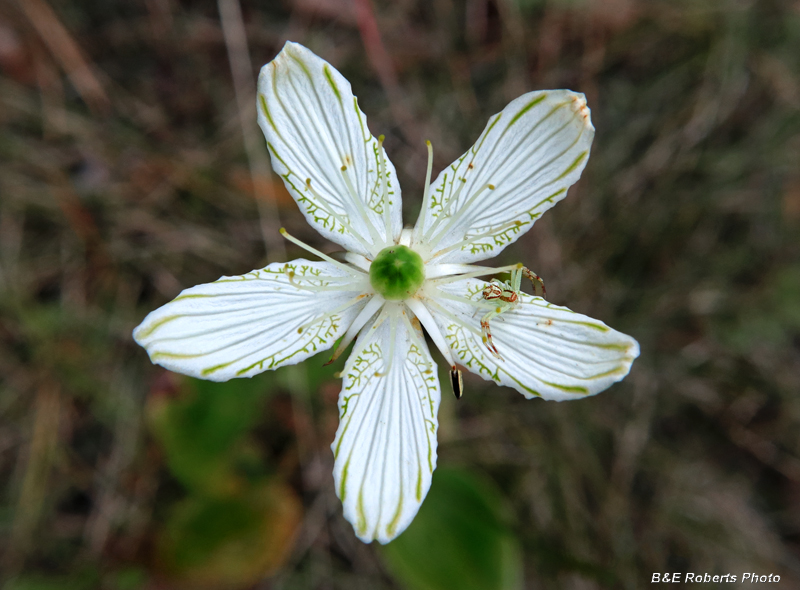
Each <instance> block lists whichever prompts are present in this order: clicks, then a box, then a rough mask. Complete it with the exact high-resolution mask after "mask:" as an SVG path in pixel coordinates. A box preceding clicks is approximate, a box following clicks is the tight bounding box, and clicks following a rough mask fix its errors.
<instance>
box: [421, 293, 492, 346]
mask: <svg viewBox="0 0 800 590" xmlns="http://www.w3.org/2000/svg"><path fill="white" fill-rule="evenodd" d="M428 305H430V306H432V307H435V308H436V311H437V312H438V313H440V314H442V315H443V316H445V317H446V318H447V319H449V320H450V321H451V322H454V323H456V324H458V325H459V326H461V327H462V328H466V329H467V330H469V331H470V332H472V333H473V334H474V335H475V336H478V337H479V338H480V337H481V331H480V330H478V329H477V328H476V327H475V326H472V325H470V324H468V323H467V322H465V321H464V320H462V319H461V318H459V317H457V316H455V315H454V314H452V313H450V311H448V310H447V309H445V308H444V306H442V305H440V304H439V303H437V302H436V301H435V300H434V299H429V300H428Z"/></svg>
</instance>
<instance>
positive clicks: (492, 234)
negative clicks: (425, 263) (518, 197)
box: [428, 219, 526, 260]
mask: <svg viewBox="0 0 800 590" xmlns="http://www.w3.org/2000/svg"><path fill="white" fill-rule="evenodd" d="M525 223H526V222H524V221H519V220H518V219H515V220H514V221H509V222H507V223H504V224H502V225H498V226H497V227H495V228H492V229H490V230H489V231H487V232H484V233H482V234H478V235H476V236H472V237H469V238H467V239H465V240H461V241H460V242H456V243H455V244H453V245H451V246H448V247H447V248H442V249H441V250H438V251H437V252H434V253H433V254H432V255H431V257H430V258H429V259H428V260H433V259H434V258H438V257H439V256H444V255H445V254H447V253H448V252H452V251H453V250H461V249H463V248H464V247H465V246H469V245H470V244H474V243H475V242H479V241H480V240H485V239H486V238H493V237H495V236H497V235H498V234H499V233H501V232H504V231H506V230H509V229H511V228H512V227H520V226H523V225H525Z"/></svg>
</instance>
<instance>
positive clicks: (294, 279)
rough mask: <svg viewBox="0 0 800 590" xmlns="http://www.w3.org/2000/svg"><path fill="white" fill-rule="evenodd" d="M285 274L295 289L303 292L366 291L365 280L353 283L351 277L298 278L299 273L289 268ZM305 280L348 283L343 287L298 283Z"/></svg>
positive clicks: (285, 269) (285, 270) (340, 285)
mask: <svg viewBox="0 0 800 590" xmlns="http://www.w3.org/2000/svg"><path fill="white" fill-rule="evenodd" d="M283 272H284V274H285V275H286V277H287V278H288V279H289V283H290V284H291V285H292V286H293V287H294V288H295V289H301V290H303V291H311V292H312V293H321V292H322V293H327V292H330V291H363V290H364V282H365V281H364V279H363V278H362V279H361V280H359V281H352V280H351V279H350V277H324V278H322V277H316V276H313V277H307V276H297V273H296V272H295V271H293V270H289V268H288V266H287V267H284V270H283ZM303 280H305V281H315V280H316V281H319V282H325V281H332V282H334V281H342V280H345V281H347V282H346V283H345V284H343V285H342V284H338V285H335V286H330V285H320V284H316V285H315V284H313V283H311V284H308V285H303V284H301V283H299V282H298V281H303Z"/></svg>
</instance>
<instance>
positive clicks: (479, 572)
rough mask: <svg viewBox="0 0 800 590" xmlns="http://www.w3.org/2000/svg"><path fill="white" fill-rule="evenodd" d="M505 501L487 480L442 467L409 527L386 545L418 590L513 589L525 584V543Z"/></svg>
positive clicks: (407, 582) (395, 567)
mask: <svg viewBox="0 0 800 590" xmlns="http://www.w3.org/2000/svg"><path fill="white" fill-rule="evenodd" d="M504 506H505V500H504V498H503V497H502V495H501V494H500V492H499V491H498V490H497V489H496V487H495V486H494V485H493V484H492V483H491V482H490V481H488V480H487V479H486V478H483V477H479V476H477V475H475V474H472V473H470V472H468V471H464V470H456V469H442V468H439V469H437V470H436V472H435V473H434V474H433V484H432V485H431V489H430V492H429V493H428V497H427V498H426V499H425V502H424V503H423V505H422V508H421V509H420V511H419V514H418V515H417V517H416V518H415V519H414V522H412V523H411V525H410V526H409V527H408V529H407V530H406V531H405V532H404V533H403V534H402V535H400V536H399V537H398V538H397V539H396V540H394V541H393V542H392V543H390V544H388V545H386V546H385V547H383V553H384V556H385V557H386V560H387V563H388V565H389V567H390V569H391V570H392V572H393V573H394V575H395V576H396V577H397V579H398V580H400V581H401V582H402V584H403V585H404V586H405V587H406V588H409V589H413V590H451V589H453V588H458V589H459V590H472V589H474V590H511V589H514V588H520V587H521V586H522V559H521V550H520V545H519V542H518V540H517V539H516V537H515V536H514V534H513V532H512V531H511V528H510V526H509V524H508V522H509V517H508V514H507V511H506V510H505V508H504Z"/></svg>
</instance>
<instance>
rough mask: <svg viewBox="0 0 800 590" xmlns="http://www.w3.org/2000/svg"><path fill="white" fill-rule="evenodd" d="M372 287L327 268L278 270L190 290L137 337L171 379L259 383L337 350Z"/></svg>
mask: <svg viewBox="0 0 800 590" xmlns="http://www.w3.org/2000/svg"><path fill="white" fill-rule="evenodd" d="M292 271H293V272H294V275H293V276H292V278H291V279H290V272H292ZM354 274H360V273H357V271H354ZM366 287H367V282H366V279H365V278H359V277H356V276H354V275H351V274H347V273H346V272H345V271H343V270H341V269H339V268H337V267H336V266H334V265H332V264H330V263H327V262H310V261H308V260H303V259H299V260H295V261H293V262H288V263H274V264H270V265H269V266H267V267H266V268H262V269H261V270H254V271H253V272H250V273H247V274H246V275H242V276H237V277H222V278H220V279H219V280H217V281H214V282H213V283H207V284H205V285H197V286H196V287H192V288H190V289H186V290H184V291H183V292H181V294H180V295H178V296H177V297H176V298H175V299H173V300H172V301H171V302H169V303H167V304H166V305H164V306H162V307H159V308H158V309H157V310H155V311H153V312H152V313H150V314H149V315H148V316H147V317H146V318H145V319H144V321H143V322H142V323H141V324H139V326H138V327H137V328H136V329H135V330H134V331H133V337H134V339H135V340H136V342H138V343H139V344H140V345H141V346H143V347H144V348H146V349H147V353H148V354H149V355H150V360H151V361H152V362H153V363H155V364H158V365H161V366H162V367H166V368H167V369H169V370H171V371H176V372H178V373H183V374H185V375H190V376H192V377H198V378H201V379H209V380H211V381H227V380H228V379H231V378H233V377H252V376H253V375H257V374H258V373H262V372H264V371H266V370H267V369H276V368H278V367H281V366H283V365H293V364H295V363H299V362H300V361H302V360H304V359H306V358H308V357H310V356H312V355H314V354H316V353H318V352H320V351H322V350H326V349H328V348H330V347H331V346H332V345H333V343H334V342H336V340H337V338H339V337H340V336H341V335H342V334H344V333H345V331H346V330H347V328H348V326H349V325H350V323H351V322H352V321H353V318H354V317H355V316H356V315H357V314H358V312H359V310H360V309H361V308H362V307H363V304H364V303H365V302H366V300H367V296H366V295H363V293H364V290H365V289H366Z"/></svg>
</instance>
